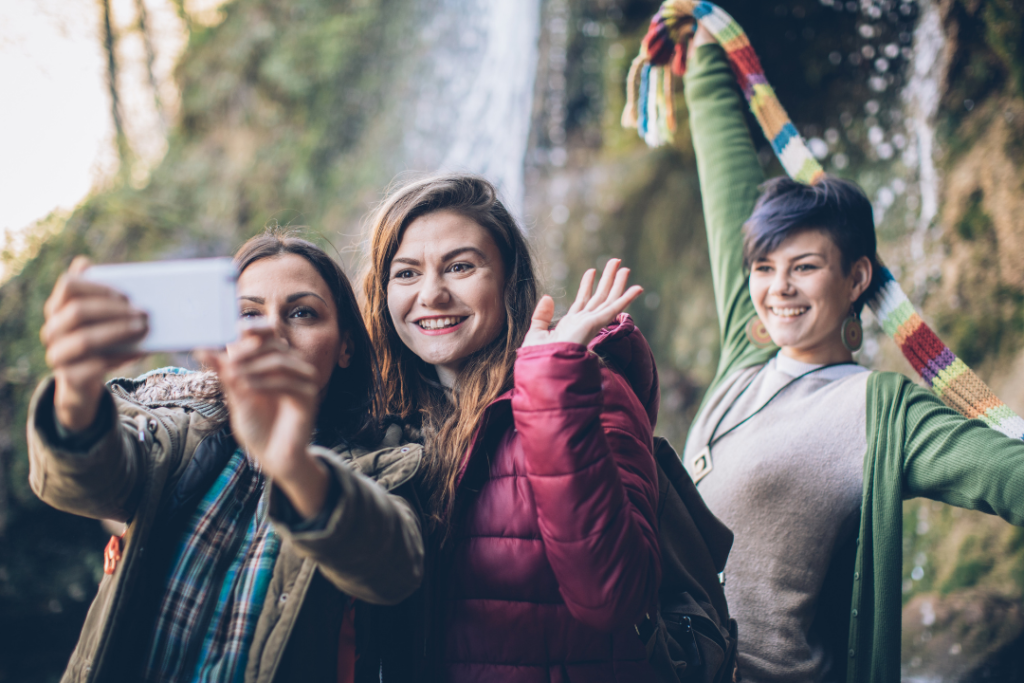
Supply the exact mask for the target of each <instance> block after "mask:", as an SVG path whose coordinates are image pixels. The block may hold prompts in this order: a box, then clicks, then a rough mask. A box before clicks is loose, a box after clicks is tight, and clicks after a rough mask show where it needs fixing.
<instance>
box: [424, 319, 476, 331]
mask: <svg viewBox="0 0 1024 683" xmlns="http://www.w3.org/2000/svg"><path fill="white" fill-rule="evenodd" d="M463 320H465V318H428V319H427V320H420V321H419V322H418V323H416V324H417V325H419V326H420V327H422V328H423V329H425V330H443V329H444V328H446V327H453V326H455V325H458V324H459V323H461V322H462V321H463Z"/></svg>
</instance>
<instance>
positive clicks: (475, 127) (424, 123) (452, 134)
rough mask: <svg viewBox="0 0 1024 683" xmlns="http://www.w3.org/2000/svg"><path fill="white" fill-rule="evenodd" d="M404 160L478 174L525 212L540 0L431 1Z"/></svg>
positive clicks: (516, 211)
mask: <svg viewBox="0 0 1024 683" xmlns="http://www.w3.org/2000/svg"><path fill="white" fill-rule="evenodd" d="M423 10H424V11H423V16H424V17H425V21H424V22H423V24H422V28H421V30H420V35H419V44H420V46H421V50H422V52H421V55H422V56H421V58H420V60H419V64H418V66H417V68H416V72H415V73H414V74H413V75H412V83H413V86H412V90H413V98H414V105H413V117H414V122H413V125H412V126H411V130H409V131H408V132H407V134H406V135H405V140H404V143H403V145H404V157H405V158H404V163H405V165H406V166H407V167H408V168H413V169H416V170H426V171H433V170H446V171H466V172H471V173H478V174H480V175H483V176H484V177H486V178H488V179H489V180H490V181H491V182H493V183H494V184H495V185H496V186H497V187H498V190H499V192H500V193H501V196H502V199H503V200H504V201H505V202H506V204H507V205H508V207H509V209H510V210H511V211H512V212H513V214H515V215H517V216H520V217H521V215H522V206H523V192H524V185H523V163H524V159H525V155H526V148H527V138H528V136H529V132H530V120H531V113H532V108H533V88H534V80H535V77H536V71H537V42H538V39H539V33H540V0H429V1H427V2H424V3H423Z"/></svg>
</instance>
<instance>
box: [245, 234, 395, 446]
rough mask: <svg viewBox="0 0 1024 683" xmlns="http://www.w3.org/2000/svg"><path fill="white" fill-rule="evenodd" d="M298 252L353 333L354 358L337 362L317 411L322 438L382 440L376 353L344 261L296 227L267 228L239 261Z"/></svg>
mask: <svg viewBox="0 0 1024 683" xmlns="http://www.w3.org/2000/svg"><path fill="white" fill-rule="evenodd" d="M284 254H295V255H296V256H301V257H302V258H304V259H306V261H308V262H309V264H310V265H311V266H313V268H314V269H315V270H316V272H317V273H318V274H319V275H320V277H321V278H323V281H324V283H325V284H326V285H327V288H328V289H329V290H330V292H331V297H332V298H333V299H334V306H335V310H336V311H337V313H338V330H339V331H340V332H341V334H343V335H346V334H347V335H348V338H349V343H350V345H351V346H350V349H351V357H352V360H353V362H352V363H351V364H350V365H349V366H348V367H347V368H341V367H338V366H335V367H334V371H333V372H332V373H331V379H330V381H329V382H328V384H327V395H326V396H325V397H324V401H323V403H322V404H321V405H320V412H319V414H318V415H317V425H316V430H317V436H316V440H317V443H319V444H320V445H323V446H327V447H331V448H333V447H335V446H338V445H341V444H358V445H361V446H366V447H373V446H376V445H377V442H378V440H379V439H378V436H379V417H380V411H379V409H378V405H379V403H378V400H379V397H380V390H379V388H378V382H379V374H378V372H377V360H376V354H375V353H374V350H373V345H372V344H371V343H370V337H369V334H367V331H366V326H365V325H364V324H363V319H362V316H361V315H360V314H359V304H358V302H357V301H356V296H355V292H354V291H353V289H352V284H351V283H350V282H349V280H348V277H347V276H346V275H345V272H344V271H343V270H342V269H341V266H339V265H338V264H337V262H336V261H335V260H334V259H332V258H331V257H330V256H329V255H328V254H327V253H326V252H325V251H324V250H323V249H321V248H320V247H318V246H317V245H315V244H313V243H312V242H310V241H308V240H304V239H302V238H301V237H299V236H298V232H297V231H296V230H285V229H282V228H278V227H271V228H267V229H266V230H265V231H264V232H263V233H262V234H260V235H256V236H255V237H252V238H250V239H249V240H248V241H246V243H245V244H243V245H242V246H241V247H239V249H238V251H237V252H235V259H234V260H235V267H236V268H237V269H238V273H239V274H241V273H242V271H244V270H245V269H246V268H248V267H249V266H251V265H252V264H253V263H256V262H257V261H262V260H263V259H268V258H274V257H276V256H283V255H284Z"/></svg>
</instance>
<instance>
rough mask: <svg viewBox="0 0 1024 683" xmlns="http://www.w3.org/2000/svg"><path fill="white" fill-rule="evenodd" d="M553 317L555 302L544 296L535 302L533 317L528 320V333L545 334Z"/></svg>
mask: <svg viewBox="0 0 1024 683" xmlns="http://www.w3.org/2000/svg"><path fill="white" fill-rule="evenodd" d="M554 317H555V300H554V299H552V298H551V297H550V296H548V295H547V294H545V295H544V296H542V297H541V298H540V301H538V302H537V308H535V309H533V317H532V318H531V319H530V332H547V331H548V329H549V328H550V327H551V320H552V319H553V318H554Z"/></svg>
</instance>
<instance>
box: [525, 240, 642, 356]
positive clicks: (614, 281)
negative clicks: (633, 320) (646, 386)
mask: <svg viewBox="0 0 1024 683" xmlns="http://www.w3.org/2000/svg"><path fill="white" fill-rule="evenodd" d="M621 263H622V261H621V259H617V258H613V259H611V260H610V261H608V264H607V265H606V266H605V267H604V273H602V274H601V281H600V282H598V284H597V290H596V291H593V290H594V278H595V277H596V276H597V271H596V270H595V269H593V268H591V269H590V270H588V271H587V272H586V273H584V274H583V279H582V280H581V281H580V289H579V292H577V294H576V300H575V301H574V302H573V304H572V306H570V307H569V312H568V313H566V314H565V316H564V317H563V318H562V319H561V320H559V321H558V325H557V326H555V328H554V329H550V328H551V321H552V319H553V318H554V315H555V302H554V299H552V298H551V297H550V296H547V295H545V296H543V297H541V300H540V301H539V302H538V303H537V308H536V309H535V310H534V311H533V321H532V324H531V325H530V330H529V332H527V333H526V338H525V339H523V347H526V346H537V345H539V344H552V343H554V342H574V343H576V344H584V345H585V344H587V343H588V342H589V341H590V340H591V339H593V338H594V337H595V336H596V335H597V333H598V332H600V330H601V328H602V327H604V326H606V325H608V324H609V323H611V322H612V321H613V320H615V317H616V316H617V315H618V314H619V313H622V312H623V311H624V310H626V307H627V306H629V304H631V303H632V302H633V300H634V299H636V298H637V297H638V296H640V294H641V293H642V292H643V291H644V290H643V288H642V287H640V286H639V285H633V286H632V287H630V288H629V289H626V283H627V281H628V280H629V268H619V266H620V265H621Z"/></svg>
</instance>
